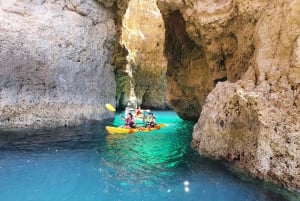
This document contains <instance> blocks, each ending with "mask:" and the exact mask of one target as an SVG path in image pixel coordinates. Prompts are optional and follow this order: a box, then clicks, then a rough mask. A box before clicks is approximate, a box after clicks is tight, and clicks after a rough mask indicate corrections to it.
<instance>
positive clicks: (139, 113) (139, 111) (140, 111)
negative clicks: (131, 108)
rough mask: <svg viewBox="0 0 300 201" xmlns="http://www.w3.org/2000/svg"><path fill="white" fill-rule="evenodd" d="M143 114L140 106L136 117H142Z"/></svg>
mask: <svg viewBox="0 0 300 201" xmlns="http://www.w3.org/2000/svg"><path fill="white" fill-rule="evenodd" d="M141 114H143V112H142V109H141V106H139V107H138V108H137V109H136V116H139V115H141Z"/></svg>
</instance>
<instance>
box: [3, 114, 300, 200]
mask: <svg viewBox="0 0 300 201" xmlns="http://www.w3.org/2000/svg"><path fill="white" fill-rule="evenodd" d="M155 114H156V116H157V120H158V121H159V122H165V123H167V124H168V126H167V127H165V128H163V129H160V130H157V131H153V132H148V133H135V134H126V135H124V134H123V135H108V134H107V133H106V131H105V129H104V126H105V125H104V124H101V125H84V126H78V127H74V128H57V129H36V130H30V129H14V130H1V131H0V201H91V200H97V201H100V200H130V201H131V200H138V201H140V200H145V201H148V200H149V201H152V200H154V201H159V200H178V201H182V200H187V201H193V200H197V201H199V200H201V201H285V200H289V199H290V198H287V196H285V195H282V194H280V193H277V192H275V191H273V190H271V189H270V188H267V187H265V185H263V184H261V183H260V182H257V181H253V180H250V181H247V180H241V179H239V177H237V176H235V175H234V174H232V173H231V172H229V171H228V170H227V169H226V168H225V167H224V165H223V164H222V163H221V162H218V161H213V160H210V159H207V158H205V157H201V156H200V155H199V154H198V153H197V152H195V151H194V150H193V149H192V148H191V146H190V141H191V138H192V136H191V135H192V134H191V133H192V129H193V123H191V122H186V121H183V120H181V119H180V118H179V117H178V116H177V115H176V114H175V113H174V112H160V111H157V112H155ZM121 123H122V122H121V121H120V119H119V118H118V116H116V118H115V120H114V121H113V122H107V123H106V124H110V125H120V124H121ZM296 199H297V198H296Z"/></svg>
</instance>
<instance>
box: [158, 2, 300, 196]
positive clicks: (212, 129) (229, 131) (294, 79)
mask: <svg viewBox="0 0 300 201" xmlns="http://www.w3.org/2000/svg"><path fill="white" fill-rule="evenodd" d="M158 6H159V8H160V10H161V12H162V13H163V16H164V20H165V23H166V24H167V25H166V27H168V24H169V27H171V28H169V29H170V30H166V32H168V31H171V32H174V33H176V28H172V26H171V23H172V22H170V21H168V19H169V18H170V17H171V16H172V15H174V13H176V15H177V16H179V17H178V18H181V19H183V20H184V22H185V24H183V23H182V24H183V25H182V27H184V26H185V28H182V29H181V30H183V31H181V33H182V34H180V32H178V36H176V34H173V35H170V36H169V38H167V39H166V40H167V41H168V40H172V41H173V43H176V42H177V45H175V46H173V47H172V46H170V47H168V44H166V50H167V51H166V53H167V56H168V62H169V63H168V76H169V77H168V83H170V85H171V87H170V86H168V87H169V89H171V90H172V92H173V93H175V92H179V93H178V95H175V96H174V95H172V96H171V97H175V98H172V100H171V101H170V102H171V103H172V104H173V105H175V109H176V110H177V111H178V112H179V114H180V113H181V114H182V116H183V117H187V118H189V117H190V116H189V114H190V110H189V108H188V103H189V102H190V100H195V101H194V104H193V105H194V107H193V109H197V111H199V114H200V111H201V115H200V118H199V120H198V122H197V124H196V125H195V127H194V133H193V143H192V144H193V146H194V147H195V148H196V149H197V150H199V152H201V153H202V154H204V155H208V156H211V157H215V158H220V159H226V160H229V161H232V162H234V163H235V164H236V165H237V166H239V167H241V168H243V169H245V170H246V171H248V172H249V173H251V174H252V175H254V176H257V177H259V178H262V179H265V180H268V181H272V182H274V183H277V184H279V185H282V186H285V187H288V188H292V189H297V190H299V189H300V143H299V140H300V95H299V84H300V72H299V71H300V70H299V69H300V68H299V58H300V56H299V44H300V42H299V41H300V39H299V38H300V25H299V24H300V20H299V19H300V16H299V15H300V12H299V11H300V2H299V1H296V0H282V1H240V0H225V1H223V0H222V1H220V0H215V1H181V0H173V1H172V0H158ZM180 16H181V17H180ZM177 29H178V27H177ZM174 30H175V31H174ZM184 30H185V32H186V34H185V33H184ZM174 35H175V36H174ZM170 38H171V39H170ZM190 40H191V41H192V42H187V41H190ZM182 41H185V42H182ZM191 43H194V45H192V48H189V49H190V50H194V49H197V50H202V51H194V52H193V51H189V50H188V49H187V48H186V46H187V45H189V44H191ZM174 48H177V50H176V51H174ZM195 58H196V59H195ZM175 66H177V67H176V68H174V67H175ZM204 69H205V70H204ZM195 71H196V72H197V73H198V74H200V75H201V76H200V75H199V76H198V78H196V77H193V76H192V75H194V74H195ZM190 72H194V73H190ZM182 75H185V76H186V80H188V81H185V80H184V79H183V77H184V76H182ZM220 81H221V82H220ZM188 89H190V90H194V91H193V92H190V93H187V92H185V91H187V90H188ZM197 89H199V90H198V91H197ZM204 89H206V90H204ZM210 91H211V92H210ZM169 92H170V91H169ZM183 92H185V93H183ZM208 94H209V95H208ZM207 95H208V96H207ZM176 97H181V100H180V99H179V98H176ZM199 97H204V98H202V99H201V98H199ZM206 97H207V98H206ZM205 98H206V99H205ZM182 99H183V100H182ZM186 100H188V101H186ZM197 100H198V102H197ZM174 103H175V104H174ZM176 104H177V105H176ZM197 105H198V106H197ZM197 107H198V108H197ZM192 114H193V113H192ZM193 115H194V116H196V115H195V113H194V114H193ZM193 118H194V117H193Z"/></svg>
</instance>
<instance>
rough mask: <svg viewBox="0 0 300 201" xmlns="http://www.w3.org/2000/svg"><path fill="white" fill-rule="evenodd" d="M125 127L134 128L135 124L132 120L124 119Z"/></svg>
mask: <svg viewBox="0 0 300 201" xmlns="http://www.w3.org/2000/svg"><path fill="white" fill-rule="evenodd" d="M125 125H126V126H129V127H130V128H135V123H134V121H133V119H132V118H126V120H125Z"/></svg>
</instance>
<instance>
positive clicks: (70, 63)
mask: <svg viewBox="0 0 300 201" xmlns="http://www.w3.org/2000/svg"><path fill="white" fill-rule="evenodd" d="M107 2H108V1H107ZM113 17H114V14H113V12H112V11H111V8H105V7H104V6H103V5H102V4H101V3H100V2H98V1H95V0H84V1H82V0H81V1H80V0H67V1H65V0H57V1H38V0H33V1H32V0H31V1H30V0H22V1H21V0H9V1H8V0H7V1H0V21H1V23H0V46H1V49H0V78H1V79H0V126H1V127H25V126H26V127H27V126H33V127H39V126H63V125H76V124H80V123H83V122H85V121H93V120H102V119H105V118H111V117H112V115H113V114H111V113H108V112H107V111H106V110H105V108H104V105H105V103H111V104H113V105H114V104H115V80H114V74H113V67H112V66H111V57H112V55H111V54H112V51H113V45H114V42H115V26H114V22H113Z"/></svg>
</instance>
